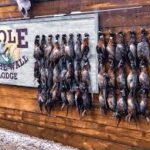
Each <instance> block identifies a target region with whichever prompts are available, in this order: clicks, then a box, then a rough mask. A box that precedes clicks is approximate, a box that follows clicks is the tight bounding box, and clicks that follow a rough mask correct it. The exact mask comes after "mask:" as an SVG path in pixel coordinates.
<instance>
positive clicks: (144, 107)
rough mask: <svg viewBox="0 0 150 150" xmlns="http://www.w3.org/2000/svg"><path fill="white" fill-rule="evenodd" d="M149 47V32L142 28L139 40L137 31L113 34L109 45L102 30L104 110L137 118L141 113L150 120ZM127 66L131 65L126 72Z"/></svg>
mask: <svg viewBox="0 0 150 150" xmlns="http://www.w3.org/2000/svg"><path fill="white" fill-rule="evenodd" d="M149 53H150V49H149V43H148V37H147V32H146V31H145V30H144V29H142V30H141V38H140V42H137V38H136V32H134V31H131V32H130V40H129V42H128V43H126V42H125V34H124V33H123V32H119V33H118V34H117V35H116V34H114V33H110V35H109V40H108V43H107V44H106V37H105V34H104V33H102V32H99V41H98V45H97V55H98V62H99V64H98V70H99V73H98V80H99V81H98V82H99V103H100V109H101V111H102V112H103V113H107V111H109V110H111V111H112V112H113V116H114V117H116V118H117V119H118V125H119V123H120V121H121V119H122V118H125V119H126V120H127V121H129V122H130V121H131V120H132V119H133V120H135V121H136V120H137V119H138V118H139V116H140V115H142V116H144V117H145V119H146V120H147V121H148V122H149V121H150V119H149V111H148V94H149V88H150V82H149V75H148V67H149V61H150V54H149ZM127 66H128V67H127ZM127 68H130V71H129V74H128V75H127Z"/></svg>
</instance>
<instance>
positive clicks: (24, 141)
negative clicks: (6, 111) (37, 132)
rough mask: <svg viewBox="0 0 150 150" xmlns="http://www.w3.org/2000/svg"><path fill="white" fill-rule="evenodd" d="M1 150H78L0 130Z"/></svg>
mask: <svg viewBox="0 0 150 150" xmlns="http://www.w3.org/2000/svg"><path fill="white" fill-rule="evenodd" d="M0 150H77V149H75V148H72V147H69V146H63V145H62V144H59V143H55V142H53V141H47V140H42V139H39V138H36V137H31V136H28V135H25V134H21V133H17V132H13V131H9V130H6V129H1V128H0Z"/></svg>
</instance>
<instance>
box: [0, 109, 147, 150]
mask: <svg viewBox="0 0 150 150" xmlns="http://www.w3.org/2000/svg"><path fill="white" fill-rule="evenodd" d="M0 110H1V111H3V110H2V108H0ZM10 111H11V110H10ZM5 113H6V114H7V115H6V116H5ZM5 113H4V111H3V113H0V119H1V120H3V119H6V120H9V121H13V122H18V124H19V123H24V124H25V125H27V124H30V125H33V126H37V127H40V128H45V129H52V130H58V131H59V133H60V134H61V132H65V133H68V132H69V133H70V134H71V135H72V134H73V135H75V134H80V135H81V136H86V137H92V138H93V139H94V138H98V139H107V140H108V141H110V142H111V141H114V142H115V141H116V140H117V139H120V140H117V141H118V142H119V143H120V142H121V143H125V144H128V145H132V146H133V145H134V146H138V147H141V146H142V147H144V148H147V147H148V146H149V144H148V143H149V142H148V141H147V142H146V141H145V139H144V137H141V138H140V139H139V140H140V143H139V142H138V137H136V136H135V135H136V134H138V135H140V132H137V133H136V132H135V134H134V133H133V132H131V133H130V134H129V135H127V134H126V135H124V133H125V132H126V131H123V129H120V130H119V131H118V130H116V132H115V128H114V129H113V128H111V127H106V128H104V126H96V127H95V128H96V129H95V130H93V129H92V127H91V126H90V127H89V126H88V123H83V122H82V123H83V126H80V127H79V125H78V124H79V123H78V124H77V123H76V122H75V121H73V120H72V121H71V120H70V124H69V120H68V125H67V124H66V123H63V122H62V121H65V119H64V120H63V119H62V118H53V119H52V118H48V117H47V118H45V117H44V116H37V115H36V114H33V113H32V114H31V113H28V112H23V113H22V114H21V113H20V112H19V111H16V110H15V111H14V114H13V113H12V112H11V113H12V114H11V113H10V112H9V110H7V112H6V110H5ZM17 113H18V114H17ZM19 116H20V117H21V116H22V119H21V118H20V117H19ZM66 122H67V120H66ZM73 124H74V125H73ZM93 126H94V124H93ZM103 131H104V132H105V133H103ZM114 132H115V133H114ZM141 135H142V134H141ZM121 136H122V138H120V137H121ZM130 136H132V137H130ZM129 138H132V140H129ZM118 142H117V143H118Z"/></svg>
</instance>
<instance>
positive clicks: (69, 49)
mask: <svg viewBox="0 0 150 150" xmlns="http://www.w3.org/2000/svg"><path fill="white" fill-rule="evenodd" d="M74 36H75V35H73V34H70V35H69V36H67V35H65V34H63V35H62V36H60V35H59V34H57V35H55V36H53V35H49V36H48V37H46V36H45V35H43V36H42V37H40V36H39V35H37V36H36V37H35V43H34V44H35V48H34V58H35V66H34V76H35V78H36V79H37V82H38V103H39V106H40V109H41V111H43V107H45V109H46V111H47V112H48V114H50V113H51V110H52V109H53V108H54V106H55V105H61V109H62V110H63V109H64V108H66V110H67V111H66V112H67V114H68V109H69V106H73V105H76V107H77V110H78V112H79V115H80V116H84V115H85V113H86V111H87V110H88V109H90V108H91V106H92V95H91V93H90V92H89V89H90V75H89V70H90V63H89V51H90V48H89V35H88V34H87V33H85V34H84V36H82V35H81V34H77V35H76V41H75V40H74V39H75V37H74ZM82 37H83V39H82Z"/></svg>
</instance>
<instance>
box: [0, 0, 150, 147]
mask: <svg viewBox="0 0 150 150" xmlns="http://www.w3.org/2000/svg"><path fill="white" fill-rule="evenodd" d="M0 4H1V6H2V7H0V19H10V18H11V19H12V18H16V17H17V18H18V17H21V14H20V13H19V12H18V9H17V6H16V5H15V4H14V3H11V2H10V0H1V2H0ZM5 4H7V6H5ZM129 7H136V8H135V9H133V8H132V9H123V10H116V11H114V10H111V11H105V12H102V13H100V27H101V28H102V29H103V30H105V31H108V30H110V29H111V30H113V31H120V30H124V31H126V32H127V31H128V30H130V29H132V28H135V29H136V30H137V31H138V32H139V29H140V28H141V27H146V29H148V30H150V1H149V0H144V1H143V0H123V1H121V0H55V1H49V2H43V3H36V4H35V5H34V6H33V8H32V11H31V15H32V17H34V16H39V15H50V14H58V13H69V12H71V11H89V10H99V9H114V8H129ZM52 114H53V115H54V116H56V117H47V116H46V115H45V114H41V113H40V111H39V108H38V105H37V102H36V89H33V88H23V87H15V86H4V85H0V127H4V128H8V129H12V130H16V131H20V132H23V133H28V134H30V135H34V136H38V137H42V138H46V139H51V140H55V141H58V142H62V143H64V144H69V145H72V146H76V147H79V148H80V149H87V150H90V149H91V150H92V149H97V150H103V149H108V150H116V149H117V150H140V149H150V125H149V124H147V123H146V122H145V120H144V119H140V121H139V122H138V123H137V124H135V123H133V122H131V123H130V124H129V123H127V122H125V121H123V122H121V124H120V125H119V127H116V121H115V120H114V119H113V118H112V116H111V115H109V114H108V115H107V116H102V115H100V113H99V109H98V100H97V97H96V96H95V98H94V108H93V109H92V111H91V112H90V113H89V114H88V115H87V116H86V117H85V118H83V119H80V118H79V116H78V113H77V112H76V110H75V109H74V108H71V109H70V110H69V115H68V116H67V117H66V111H63V112H62V111H60V108H55V110H54V111H53V112H52Z"/></svg>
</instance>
